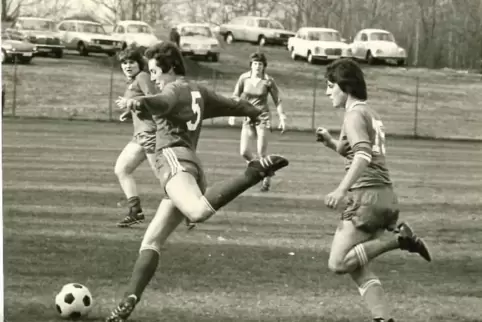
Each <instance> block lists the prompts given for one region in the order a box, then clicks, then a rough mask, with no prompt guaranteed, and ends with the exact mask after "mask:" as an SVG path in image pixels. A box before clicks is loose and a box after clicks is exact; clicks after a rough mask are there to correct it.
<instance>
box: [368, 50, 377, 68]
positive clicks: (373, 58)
mask: <svg viewBox="0 0 482 322" xmlns="http://www.w3.org/2000/svg"><path fill="white" fill-rule="evenodd" d="M366 60H367V63H368V65H374V64H375V61H376V60H375V57H373V56H372V52H371V51H368V52H367V57H366Z"/></svg>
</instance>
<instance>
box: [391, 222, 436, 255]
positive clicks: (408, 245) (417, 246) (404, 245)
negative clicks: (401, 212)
mask: <svg viewBox="0 0 482 322" xmlns="http://www.w3.org/2000/svg"><path fill="white" fill-rule="evenodd" d="M397 230H398V243H399V245H400V249H403V250H406V251H408V252H410V253H418V254H419V255H420V256H422V258H423V259H425V260H426V261H427V262H431V261H432V257H431V256H430V252H429V250H428V247H427V245H426V244H425V242H424V241H423V239H422V238H420V237H418V236H417V235H415V233H414V232H413V230H412V228H410V226H409V225H408V224H407V223H401V224H400V225H398V227H397Z"/></svg>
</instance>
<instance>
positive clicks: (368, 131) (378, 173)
mask: <svg viewBox="0 0 482 322" xmlns="http://www.w3.org/2000/svg"><path fill="white" fill-rule="evenodd" d="M360 147H362V148H360ZM337 151H338V153H339V154H341V155H342V156H344V157H345V169H346V170H347V171H348V169H349V168H350V166H351V164H352V162H353V158H354V156H355V151H359V152H358V153H359V154H360V155H361V156H362V157H363V156H365V159H367V160H370V163H369V164H368V167H367V168H366V169H365V171H364V172H363V173H362V175H361V176H360V177H359V179H358V180H357V181H356V182H355V184H354V185H353V186H352V187H351V188H352V189H356V188H362V187H373V186H382V185H391V184H392V182H391V180H390V174H389V171H388V168H387V166H386V159H385V153H386V149H385V131H384V128H383V123H382V121H381V119H380V116H379V115H378V114H377V113H376V112H375V111H374V110H373V109H371V108H370V107H369V106H367V105H366V103H357V104H356V105H354V106H351V107H350V108H348V109H347V111H346V112H345V116H344V122H343V126H342V129H341V132H340V140H339V143H338V147H337Z"/></svg>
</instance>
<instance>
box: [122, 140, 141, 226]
mask: <svg viewBox="0 0 482 322" xmlns="http://www.w3.org/2000/svg"><path fill="white" fill-rule="evenodd" d="M145 159H146V153H145V151H144V148H143V147H142V146H141V145H139V144H137V143H135V142H133V141H131V142H129V143H128V144H127V145H126V146H125V147H124V149H123V150H122V152H121V153H120V155H119V157H118V158H117V161H116V164H115V168H114V172H115V174H116V176H117V178H118V180H119V184H120V186H121V188H122V191H123V192H124V195H125V196H126V199H127V204H128V210H127V214H126V215H125V218H124V219H123V220H122V221H121V222H119V223H118V226H120V227H128V226H131V225H134V224H137V223H140V222H142V221H143V220H144V218H145V217H144V214H143V212H142V207H141V200H140V198H139V194H138V192H137V185H136V181H135V179H134V176H133V172H134V171H135V169H137V167H139V165H140V164H141V163H142V162H143V161H144V160H145Z"/></svg>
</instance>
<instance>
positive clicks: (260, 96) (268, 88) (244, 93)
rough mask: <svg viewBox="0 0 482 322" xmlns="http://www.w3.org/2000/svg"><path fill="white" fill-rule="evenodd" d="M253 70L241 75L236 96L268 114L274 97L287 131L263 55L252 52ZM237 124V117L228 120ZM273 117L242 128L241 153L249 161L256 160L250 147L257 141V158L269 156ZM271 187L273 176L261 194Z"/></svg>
mask: <svg viewBox="0 0 482 322" xmlns="http://www.w3.org/2000/svg"><path fill="white" fill-rule="evenodd" d="M249 64H250V67H251V70H250V71H249V72H246V73H244V74H242V75H241V76H240V77H239V80H238V82H237V84H236V86H235V88H234V93H233V96H235V97H240V98H244V99H246V100H248V101H249V102H250V103H251V104H253V105H254V106H256V107H259V108H260V109H262V110H263V111H266V112H267V113H269V107H268V96H269V95H271V98H272V99H273V101H274V103H275V104H276V109H277V111H278V115H279V128H280V129H281V131H282V132H284V130H285V127H286V126H285V120H286V115H285V113H284V112H283V106H282V104H281V97H280V92H279V89H278V85H276V82H275V81H274V79H273V77H271V76H269V75H268V74H266V67H267V66H268V61H267V60H266V56H265V55H264V54H263V53H253V54H251V56H250V63H249ZM229 123H230V124H231V125H233V124H234V117H231V118H230V120H229ZM270 126H271V124H270V118H268V119H266V120H265V121H264V122H261V123H260V124H258V125H254V124H252V123H251V122H250V120H249V119H248V118H246V119H245V120H244V122H243V127H242V129H241V140H240V147H239V150H240V153H241V156H242V157H243V158H245V159H246V161H247V162H249V161H251V160H253V159H255V158H256V154H253V152H251V149H250V145H251V144H252V143H254V142H252V141H255V142H256V145H257V152H258V153H257V155H258V156H259V157H260V158H262V157H265V156H266V153H267V149H268V130H270ZM269 188H270V177H266V178H264V180H263V184H262V186H261V191H268V190H269Z"/></svg>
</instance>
